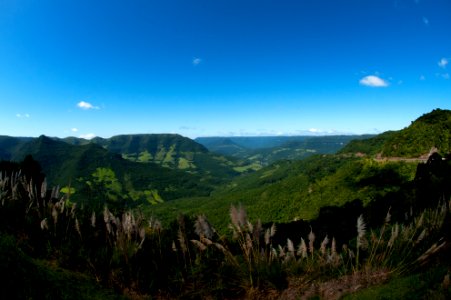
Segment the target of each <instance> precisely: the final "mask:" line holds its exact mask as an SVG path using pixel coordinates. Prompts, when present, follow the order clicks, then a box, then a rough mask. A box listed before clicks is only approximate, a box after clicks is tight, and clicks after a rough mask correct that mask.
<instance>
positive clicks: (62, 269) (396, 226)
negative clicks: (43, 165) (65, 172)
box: [0, 164, 451, 299]
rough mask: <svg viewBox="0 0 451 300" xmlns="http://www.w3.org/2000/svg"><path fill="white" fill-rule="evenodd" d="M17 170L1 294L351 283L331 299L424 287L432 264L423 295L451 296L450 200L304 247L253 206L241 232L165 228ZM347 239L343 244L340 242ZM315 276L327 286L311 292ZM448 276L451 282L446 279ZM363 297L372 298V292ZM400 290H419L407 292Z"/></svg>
mask: <svg viewBox="0 0 451 300" xmlns="http://www.w3.org/2000/svg"><path fill="white" fill-rule="evenodd" d="M18 167H19V166H18V165H14V164H4V166H2V170H3V171H2V173H1V174H2V175H1V177H0V232H1V235H0V243H1V244H0V245H1V247H0V258H2V259H0V274H1V275H2V277H3V278H8V280H9V281H8V282H9V283H10V284H8V285H6V289H4V290H2V293H3V292H4V293H6V295H16V296H17V297H18V298H30V297H31V298H42V297H50V298H64V299H66V298H67V299H72V298H78V299H85V298H86V299H92V298H94V299H96V298H104V297H111V296H110V294H111V293H113V292H112V291H115V292H114V293H115V295H118V296H115V297H121V296H123V297H127V298H136V297H153V296H155V297H167V298H174V297H183V298H205V297H213V298H247V299H259V298H261V297H263V296H264V295H268V294H270V295H274V298H280V297H282V298H283V297H284V295H285V294H284V293H291V294H292V295H296V296H297V297H315V296H320V297H324V296H325V295H330V290H328V289H327V286H328V285H330V284H335V286H337V285H338V284H340V285H339V286H341V289H340V291H335V293H334V294H332V295H335V296H337V295H340V294H343V293H347V292H350V291H355V290H356V288H358V287H364V286H365V285H367V284H368V283H369V282H372V281H373V282H375V283H377V282H380V283H383V282H386V281H387V280H393V281H390V282H391V284H392V285H395V284H408V283H411V282H417V281H416V280H417V279H419V278H422V275H418V276H417V275H415V274H418V273H414V274H413V275H412V272H417V271H419V270H422V269H424V268H426V267H427V266H429V265H431V266H432V269H431V270H432V271H431V272H432V273H431V274H432V276H433V277H434V279H433V280H428V281H426V282H425V281H424V279H421V281H420V282H424V283H423V285H417V287H416V289H417V290H416V291H417V293H419V292H424V290H427V291H428V294H427V295H431V293H433V294H434V295H443V296H444V297H447V296H449V272H446V270H445V269H443V267H444V266H448V267H449V261H448V260H445V261H447V262H448V265H442V266H441V267H442V269H441V270H438V271H434V270H435V269H434V268H436V266H437V264H436V263H434V261H436V260H437V259H440V257H443V258H445V257H447V255H448V253H447V252H446V249H447V247H449V244H448V243H449V241H447V240H444V239H443V237H444V236H445V235H446V233H447V232H448V230H447V229H448V226H449V224H448V223H447V222H448V221H447V220H449V218H450V214H451V211H450V203H448V202H442V203H441V204H438V206H436V207H434V206H432V207H431V208H426V209H423V210H419V211H418V212H416V213H412V214H411V215H410V217H409V218H408V219H407V220H404V221H403V222H402V223H397V222H396V221H393V220H391V215H392V214H393V216H395V215H396V214H397V213H400V212H399V211H395V210H394V209H393V210H390V212H389V214H387V216H386V217H385V221H384V223H383V224H382V226H381V227H370V226H369V225H368V224H367V223H366V221H365V219H364V217H362V216H360V217H359V218H358V219H357V220H354V221H353V223H354V222H355V224H357V225H356V227H354V228H356V229H355V232H354V233H353V235H354V237H355V238H354V239H352V240H350V241H337V240H336V239H335V238H334V237H333V236H328V235H324V234H318V235H316V234H315V232H314V231H313V230H310V233H309V234H307V235H305V236H304V235H302V238H301V240H300V242H299V244H297V243H296V244H295V243H294V242H293V240H292V239H290V238H288V239H286V242H285V243H283V244H276V235H277V231H278V229H277V226H276V225H274V224H272V225H270V226H268V227H264V226H263V225H262V223H261V222H260V221H258V220H257V221H255V222H250V221H249V220H248V217H247V212H246V211H245V210H244V208H243V207H242V206H239V207H235V206H231V208H230V228H231V235H230V238H229V237H227V236H225V235H221V234H218V232H217V231H216V230H215V229H214V227H213V226H212V225H211V223H210V222H209V221H208V220H207V218H206V217H205V216H203V215H199V216H198V217H197V218H186V217H183V216H180V217H179V218H178V220H177V221H174V222H172V223H171V224H169V225H168V226H167V227H162V226H161V224H160V223H159V222H158V221H156V220H155V219H152V218H146V217H145V215H143V214H141V213H139V212H137V211H135V212H133V211H129V210H125V211H123V212H121V213H117V214H115V213H113V212H111V211H110V210H109V209H108V207H107V206H105V207H104V208H103V209H102V210H101V211H96V210H90V209H86V208H83V207H77V206H76V205H74V204H70V203H69V202H68V199H66V198H65V197H63V198H60V197H59V195H58V194H57V193H55V192H52V190H47V189H46V188H44V185H43V181H42V182H40V181H35V184H36V185H34V184H33V183H32V181H33V178H35V179H37V178H39V177H40V174H39V173H33V170H29V169H24V172H23V173H22V174H23V175H19V173H17V171H18ZM34 171H36V170H34ZM30 172H31V173H30ZM27 176H29V177H30V178H29V179H27ZM95 178H102V180H101V181H107V182H108V183H111V181H113V182H114V176H113V174H112V173H111V171H108V170H98V171H97V172H96V177H95ZM99 180H100V179H99ZM38 186H39V187H40V188H38ZM448 196H449V195H448ZM401 213H403V212H401ZM13 236H20V239H15V238H13ZM337 242H339V243H343V242H344V244H343V247H341V249H340V248H339V247H337ZM405 275H407V277H404V278H403V276H405ZM412 276H413V277H412ZM93 278H96V281H97V282H99V283H100V284H101V285H102V288H101V289H99V288H98V283H95V282H94V280H93ZM295 278H297V279H298V281H297V282H298V283H297V284H293V282H294V281H293V280H294V279H295ZM441 278H443V279H441ZM446 278H448V286H446V282H447V281H446ZM312 280H315V282H316V285H317V286H313V288H309V287H308V286H311V284H306V283H309V282H311V281H312ZM437 280H442V281H443V282H444V283H443V284H442V285H440V286H437V282H438V281H437ZM344 282H347V286H346V288H343V284H341V283H344ZM349 282H351V283H349ZM429 282H430V283H431V284H429ZM27 283H29V284H27ZM19 284H20V286H19ZM22 284H25V287H26V288H23V287H22ZM442 286H443V287H442ZM43 287H44V289H43ZM45 287H48V288H45ZM362 293H370V294H369V296H366V297H371V290H367V291H364V292H362ZM381 293H384V292H383V291H381ZM398 294H399V295H410V294H409V293H408V292H403V291H402V290H401V289H398ZM360 295H364V296H365V295H366V294H360Z"/></svg>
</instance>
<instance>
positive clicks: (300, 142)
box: [196, 135, 371, 170]
mask: <svg viewBox="0 0 451 300" xmlns="http://www.w3.org/2000/svg"><path fill="white" fill-rule="evenodd" d="M368 137H371V136H370V135H363V136H356V135H347V136H344V135H337V136H314V137H311V136H280V137H229V138H221V137H204V138H197V139H196V141H197V142H199V143H201V144H202V145H204V146H205V147H207V148H208V150H210V151H212V152H215V153H219V154H222V155H227V156H231V157H234V158H237V159H240V160H241V161H248V162H250V164H251V165H250V166H244V167H239V168H238V169H239V170H248V169H253V170H258V169H260V168H261V167H262V166H268V165H270V164H272V163H275V162H277V161H279V160H299V159H304V158H307V157H309V156H311V155H314V154H333V153H335V152H337V151H338V150H340V149H341V148H342V147H343V146H344V145H346V144H347V143H349V142H350V141H355V140H356V141H358V140H360V139H365V138H368ZM236 169H237V168H236Z"/></svg>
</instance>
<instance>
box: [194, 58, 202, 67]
mask: <svg viewBox="0 0 451 300" xmlns="http://www.w3.org/2000/svg"><path fill="white" fill-rule="evenodd" d="M201 62H202V59H200V58H198V57H195V58H193V65H194V66H197V65H199V64H200V63H201Z"/></svg>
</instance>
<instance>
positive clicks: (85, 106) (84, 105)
mask: <svg viewBox="0 0 451 300" xmlns="http://www.w3.org/2000/svg"><path fill="white" fill-rule="evenodd" d="M77 106H78V107H79V108H81V109H84V110H88V109H99V107H98V106H94V105H92V104H91V103H89V102H85V101H80V102H78V103H77Z"/></svg>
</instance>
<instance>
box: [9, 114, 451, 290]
mask: <svg viewBox="0 0 451 300" xmlns="http://www.w3.org/2000/svg"><path fill="white" fill-rule="evenodd" d="M450 131H451V126H450V112H449V111H442V110H434V111H433V112H432V113H430V114H427V115H424V116H422V117H420V118H419V119H418V120H416V121H415V122H413V123H412V125H411V126H409V127H408V128H406V129H403V130H401V131H399V132H386V133H384V134H381V135H379V136H376V137H371V138H369V139H366V140H358V141H353V142H350V143H349V144H347V146H345V147H344V148H342V150H341V151H340V152H339V153H338V154H317V153H320V152H325V153H327V151H332V152H333V151H336V150H338V149H339V148H341V147H342V146H343V145H344V144H346V141H345V139H347V138H348V137H324V138H322V139H321V138H318V139H315V138H312V139H310V138H306V137H303V138H302V139H301V140H295V137H290V138H287V139H284V138H282V137H274V138H268V139H265V138H263V139H261V140H259V141H256V140H252V139H251V138H237V139H229V140H222V141H219V142H220V144H216V146H220V147H224V149H226V151H229V153H230V154H231V155H234V156H235V157H234V158H228V157H225V156H222V155H219V154H212V153H210V152H208V150H207V149H206V148H205V147H203V146H202V145H200V144H197V143H195V142H193V141H191V140H189V139H186V138H183V137H180V136H177V135H132V136H118V137H113V138H111V139H101V138H96V139H94V140H92V141H87V140H81V139H76V138H68V139H65V140H64V141H61V140H58V139H50V138H47V137H45V136H41V137H39V138H37V139H32V138H10V137H0V156H1V157H2V158H5V159H6V160H8V161H0V275H1V276H2V278H6V280H7V281H4V282H6V287H7V289H6V290H2V291H1V292H0V293H5V294H0V296H1V297H2V298H4V296H5V297H6V295H13V296H16V297H15V298H63V299H66V298H67V299H72V298H74V299H75V298H77V299H79V298H81V299H84V298H89V299H92V298H94V299H97V298H98V299H101V298H106V297H108V298H111V297H113V298H114V297H117V298H121V297H125V298H133V299H136V298H154V297H155V298H175V297H176V298H188V299H191V298H196V299H198V298H221V299H222V298H228V299H234V298H247V299H259V298H262V297H268V295H269V296H270V297H272V298H307V299H308V298H315V297H319V298H326V299H328V298H337V299H338V298H339V297H341V296H344V297H350V298H352V297H354V298H355V297H356V298H358V299H361V298H363V299H365V298H367V299H372V298H374V297H386V298H391V297H397V298H415V297H417V298H437V299H446V298H449V297H450V287H449V276H450V270H451V265H450V263H449V259H448V258H449V249H450V235H449V226H450V220H451V211H450V207H451V202H450V200H451V188H450V185H449V182H451V155H450V154H449V152H450V149H449V142H450V138H449V137H450V135H449V133H450ZM416 134H417V136H416ZM362 138H363V137H362ZM215 141H216V142H218V140H215V139H213V141H211V140H210V141H209V140H208V139H205V140H204V142H206V143H207V142H211V143H210V145H209V146H208V145H207V147H213V146H214V145H215ZM240 143H241V144H240ZM328 143H329V144H328ZM337 143H342V144H340V146H338V144H337ZM221 145H222V146H221ZM268 145H270V146H268ZM261 146H268V147H267V148H265V149H256V148H258V147H261ZM433 147H435V148H437V152H435V153H434V151H431V153H429V151H430V149H431V148H433ZM447 147H448V148H447ZM224 149H223V150H224ZM424 151H425V152H424ZM425 153H426V154H429V155H428V156H427V157H422V158H421V159H410V158H418V157H419V156H420V155H423V154H425ZM240 155H241V157H240ZM287 157H289V158H292V159H290V160H287V159H285V160H283V159H280V158H287ZM301 157H302V158H304V159H302V160H298V158H301ZM35 159H36V160H35ZM13 161H16V162H13ZM273 161H275V162H273ZM271 162H273V163H271ZM265 165H266V166H265ZM41 166H42V168H41ZM44 173H45V174H46V175H47V176H44ZM239 174H241V175H239ZM53 186H54V187H53ZM50 187H52V188H50ZM244 208H246V209H244ZM22 285H25V286H26V288H22V289H21V288H20V286H22ZM410 286H414V287H415V288H413V289H412V288H411V287H410ZM38 287H44V290H42V289H40V288H38ZM52 287H53V289H52ZM337 287H338V288H337ZM357 289H363V290H362V291H358V293H355V291H356V290H357Z"/></svg>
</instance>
